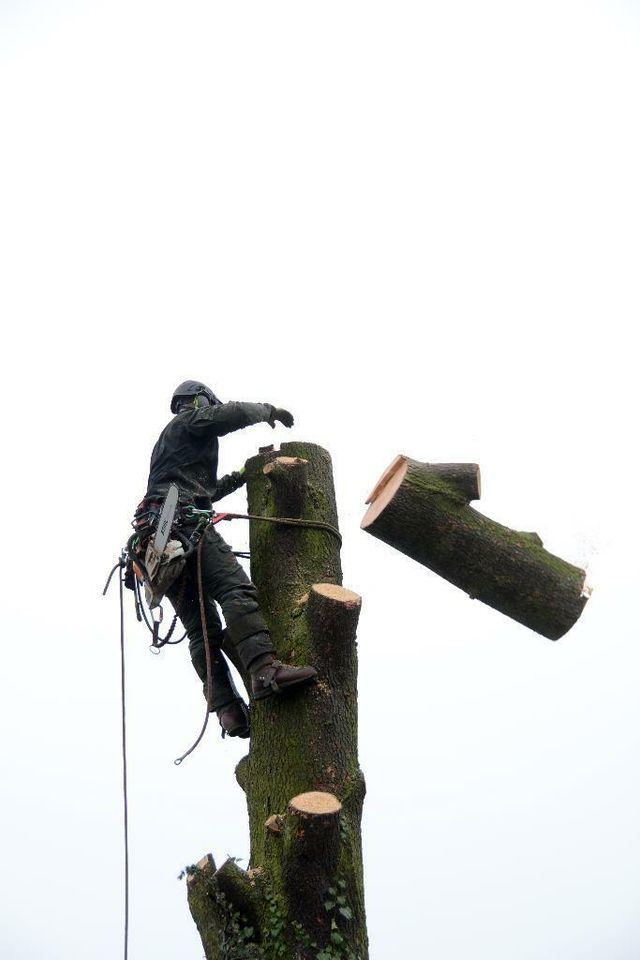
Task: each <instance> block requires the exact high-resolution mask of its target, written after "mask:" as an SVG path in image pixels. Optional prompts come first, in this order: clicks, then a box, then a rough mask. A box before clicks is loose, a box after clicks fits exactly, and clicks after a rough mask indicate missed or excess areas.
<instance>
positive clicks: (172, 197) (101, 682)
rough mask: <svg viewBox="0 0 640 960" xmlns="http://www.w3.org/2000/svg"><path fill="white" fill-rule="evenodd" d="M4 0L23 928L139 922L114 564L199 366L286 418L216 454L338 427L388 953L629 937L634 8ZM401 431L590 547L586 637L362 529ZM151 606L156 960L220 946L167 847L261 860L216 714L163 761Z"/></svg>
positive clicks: (14, 693) (10, 940)
mask: <svg viewBox="0 0 640 960" xmlns="http://www.w3.org/2000/svg"><path fill="white" fill-rule="evenodd" d="M0 15H1V19H0V52H1V54H2V66H1V68H0V137H1V150H0V203H1V217H0V224H1V225H0V264H1V268H2V284H1V294H0V296H1V299H2V307H1V309H2V317H3V321H4V331H5V332H4V349H3V351H2V367H3V372H2V378H1V380H2V390H3V394H4V399H3V404H2V406H3V410H4V413H5V424H4V426H3V447H4V451H5V457H6V459H5V461H4V468H3V477H4V480H5V482H6V488H7V493H6V494H5V500H4V506H3V514H4V516H5V527H4V538H5V540H4V544H5V545H4V551H3V553H4V556H3V565H4V567H5V573H4V577H3V583H4V585H5V588H7V587H8V588H9V589H8V590H5V599H4V603H3V610H2V619H3V625H4V634H5V641H4V644H3V669H2V676H3V683H2V690H1V691H0V711H1V713H2V723H3V730H4V731H5V733H4V736H3V744H2V747H1V753H0V764H1V766H0V769H1V770H2V780H3V787H2V794H1V796H2V800H1V805H2V816H1V818H0V824H1V827H0V830H1V832H2V837H1V838H0V840H1V846H2V850H3V870H2V874H1V875H0V904H1V905H2V906H1V916H2V922H1V926H0V955H2V957H3V958H7V960H35V958H38V960H76V958H77V960H80V958H82V960H84V958H86V957H88V956H91V957H92V958H95V960H112V958H114V957H117V956H119V955H120V950H121V934H122V913H121V905H122V870H123V863H122V847H121V772H120V739H119V738H120V730H119V722H120V721H119V716H120V701H119V648H118V611H117V598H116V592H115V591H114V592H113V594H112V595H110V596H109V597H108V598H107V599H106V600H103V599H102V597H101V596H100V592H101V589H102V585H103V582H104V578H105V576H106V573H107V572H108V569H109V567H110V565H111V564H112V563H113V562H114V561H115V559H116V557H117V554H118V551H119V549H120V546H121V544H122V543H123V542H124V540H125V539H126V537H127V533H128V522H129V519H130V516H131V514H132V511H133V509H134V507H135V505H136V503H137V502H138V500H139V499H140V497H141V496H142V495H143V493H144V489H145V480H146V471H147V465H148V458H149V453H150V450H151V446H152V444H153V443H154V442H155V439H156V436H157V434H158V433H159V431H160V429H161V428H162V426H163V425H164V423H165V421H166V420H167V419H168V398H169V396H170V394H171V392H172V390H173V388H174V386H175V385H176V384H177V383H178V382H180V381H181V380H183V379H185V378H188V377H189V378H191V377H194V378H200V379H203V380H205V381H206V382H208V383H210V384H211V386H212V387H213V389H214V390H215V391H216V393H218V394H219V395H220V396H221V397H223V398H227V399H232V398H233V399H247V400H268V401H273V402H275V403H277V404H279V405H282V406H287V407H289V408H290V409H291V410H292V411H293V412H294V414H295V416H296V425H295V427H294V429H293V430H291V431H285V430H284V428H279V429H278V431H277V432H276V433H275V434H272V433H271V431H270V430H269V428H268V427H267V426H259V427H254V428H252V429H251V430H247V431H245V432H243V433H239V434H236V435H234V436H233V437H229V438H226V439H225V440H224V441H223V443H222V458H221V459H222V462H221V466H222V469H223V471H224V472H226V471H228V470H231V469H234V468H236V467H238V466H239V465H240V464H241V463H242V462H243V461H244V459H245V458H246V457H247V456H249V455H251V454H252V453H254V452H255V450H256V449H257V447H258V446H259V445H264V444H266V443H271V442H276V443H278V442H280V441H284V440H289V439H296V438H299V439H304V440H310V441H314V442H317V443H320V444H322V445H324V446H326V447H327V448H328V449H329V450H330V451H331V453H332V456H333V459H334V467H335V477H336V484H337V494H338V501H339V510H340V519H341V525H342V529H343V533H344V549H343V565H344V570H345V585H346V586H348V587H350V588H352V589H355V590H357V591H358V592H360V593H361V594H362V595H363V598H364V601H363V610H362V617H361V621H360V631H359V639H360V646H359V650H360V690H361V701H360V702H361V711H360V724H361V733H360V751H361V763H362V767H363V770H364V772H365V775H366V778H367V784H368V796H367V800H366V804H365V818H364V844H365V860H366V872H367V906H368V916H369V932H370V938H371V956H372V960H389V958H393V957H398V956H425V957H433V958H437V960H463V958H464V960H467V958H468V957H469V956H473V957H474V958H475V960H514V958H515V960H636V958H637V957H638V955H639V953H640V912H639V910H638V907H639V905H640V904H639V902H638V901H639V899H640V898H639V894H638V891H639V890H640V831H639V828H638V815H637V814H638V807H639V805H640V776H639V774H638V740H639V731H640V726H639V721H640V701H639V698H638V695H637V687H638V672H639V669H640V651H639V649H638V644H637V638H638V627H637V620H638V615H637V593H638V590H637V538H638V533H639V531H638V522H637V507H636V491H635V487H636V480H637V476H638V467H639V464H638V455H637V390H636V377H637V351H636V350H635V349H634V347H635V325H636V322H637V318H638V307H639V300H640V297H639V293H638V280H637V271H638V258H639V254H640V250H639V246H640V244H639V228H638V224H639V223H640V189H639V182H640V180H639V177H638V170H639V169H640V134H639V125H638V95H639V90H640V87H639V83H640V66H639V64H640V57H639V52H640V51H639V46H640V30H639V10H638V5H637V4H634V3H623V2H611V0H609V2H606V3H605V2H601V3H577V2H575V3H571V2H559V0H555V2H552V3H551V2H542V3H540V2H538V3H535V4H533V3H527V4H525V3H507V2H504V3H499V2H486V3H482V4H481V3H473V2H468V3H444V2H443V3H394V4H392V3H371V2H370V3H366V4H364V3H355V2H352V3H348V2H347V3H345V2H341V3H333V2H325V3H322V4H307V3H280V2H274V3H252V2H243V3H234V4H220V3H204V2H184V3H181V4H172V3H166V2H158V0H156V2H153V3H152V2H144V0H128V2H126V3H124V2H110V3H87V2H81V0H78V2H75V3H74V2H68V3H67V2H62V0H59V2H55V3H51V2H37V0H33V2H28V0H24V2H11V0H2V2H1V3H0ZM400 452H402V453H407V454H409V455H411V456H413V457H415V458H416V459H422V460H431V461H439V460H441V461H448V460H459V461H467V460H473V461H478V462H479V463H480V464H481V468H482V474H483V498H482V501H481V502H480V504H479V507H480V508H481V509H482V510H483V511H485V512H486V513H487V514H488V515H490V516H492V517H494V518H495V519H497V520H500V521H501V522H503V523H506V524H507V525H509V526H512V527H516V528H520V529H525V530H537V531H538V532H539V533H540V534H541V536H542V537H543V539H544V541H545V544H546V546H547V547H548V548H549V549H551V550H554V551H556V552H557V553H559V554H560V555H562V556H563V557H565V558H566V559H568V560H572V561H574V562H579V563H587V564H588V567H589V577H590V581H591V583H592V584H593V585H594V586H595V592H594V594H593V597H592V599H591V601H590V602H589V604H588V605H587V608H586V610H585V613H584V614H583V616H582V618H581V620H580V621H579V622H578V624H577V625H576V626H575V628H574V629H573V630H572V631H571V632H570V633H569V634H568V635H567V636H566V637H565V638H564V639H562V640H561V641H559V642H558V643H557V644H553V643H551V642H549V641H548V640H545V639H543V638H541V637H539V636H537V635H535V634H533V633H531V632H530V631H527V630H526V629H525V628H524V627H522V626H520V625H518V624H516V623H513V622H511V621H510V620H508V619H506V618H505V617H502V616H501V615H500V614H498V613H496V612H495V611H492V610H490V609H489V608H487V607H484V606H483V605H481V604H479V603H474V602H472V601H470V600H469V599H468V598H466V597H465V596H464V594H462V593H461V592H460V591H458V590H456V589H455V588H453V587H451V586H449V585H448V584H447V583H445V582H444V581H441V580H439V579H438V578H437V577H436V576H435V575H434V574H432V573H430V572H429V571H428V570H426V569H424V568H422V567H420V566H419V565H417V564H415V563H413V562H412V561H410V560H408V559H407V558H405V557H403V556H402V555H401V554H399V553H397V552H396V551H394V550H392V549H391V548H390V547H387V546H385V545H383V544H381V543H380V542H378V541H376V540H374V539H373V538H371V537H369V536H367V535H366V534H364V533H362V532H361V531H359V529H358V526H359V522H360V519H361V516H362V514H363V512H364V499H365V496H366V494H367V493H368V492H369V489H370V488H371V487H372V486H373V484H374V482H375V481H376V479H377V478H378V476H379V475H380V473H381V472H382V471H383V469H384V468H385V467H386V466H387V464H388V463H389V462H390V461H391V460H392V459H393V457H394V456H395V455H396V454H397V453H400ZM243 503H244V500H243V494H242V493H240V494H236V495H234V497H233V498H229V499H228V500H227V501H225V505H227V506H228V507H229V508H232V507H233V508H234V509H237V510H241V509H242V507H243ZM223 533H224V534H225V535H226V537H227V538H228V539H229V540H230V542H231V543H232V544H233V545H234V547H236V548H242V547H245V546H246V543H247V530H246V527H245V526H244V525H243V524H242V523H240V522H238V523H236V524H234V525H233V526H231V525H229V526H225V529H224V531H223ZM127 599H129V597H127ZM127 630H128V636H127V657H128V698H129V699H128V719H129V764H130V821H131V883H132V893H131V909H132V920H131V952H130V956H131V957H132V958H148V957H154V958H158V960H163V958H175V957H177V956H179V957H183V958H185V960H186V958H194V960H195V958H197V957H199V956H201V954H202V951H201V947H200V943H199V938H198V936H197V933H196V929H195V926H194V924H193V923H192V921H191V918H190V916H189V914H188V910H187V907H186V902H185V892H184V886H183V884H182V883H179V882H178V881H177V880H176V876H177V874H178V873H179V871H180V870H181V868H182V867H183V866H184V865H185V864H188V863H192V862H194V861H195V860H197V859H198V858H199V857H200V856H202V855H203V854H204V853H205V852H206V851H207V850H211V851H212V852H213V854H214V856H215V857H216V859H217V860H218V861H221V860H222V859H224V857H225V856H226V855H227V854H231V855H236V856H240V857H246V856H247V853H248V837H247V830H246V814H245V807H244V798H243V795H242V793H241V791H240V788H239V787H238V786H237V785H236V783H235V780H234V777H233V769H234V766H235V764H236V762H237V761H238V759H239V758H240V757H241V756H242V755H243V753H244V752H245V745H243V744H240V743H237V742H234V741H229V740H227V741H225V742H222V741H221V740H220V739H219V737H218V735H217V732H216V726H215V724H212V725H211V727H210V729H209V731H208V736H207V739H206V742H205V743H204V744H203V745H201V746H200V747H199V749H198V751H197V752H196V753H195V754H194V755H193V756H192V757H190V758H189V760H188V761H187V762H185V763H184V764H183V765H182V767H180V768H177V767H175V766H174V765H173V758H174V757H175V756H177V755H179V754H180V753H181V752H182V751H183V750H185V749H186V748H187V747H188V746H189V744H190V743H191V742H192V739H193V738H194V736H195V735H196V733H197V731H198V730H199V727H200V724H201V721H202V711H203V701H202V697H201V693H200V688H199V684H198V681H197V678H196V676H195V673H194V672H193V671H192V668H191V665H190V663H189V658H188V652H187V649H186V645H185V646H184V647H177V648H172V649H170V650H165V651H164V652H163V653H162V655H161V656H160V657H158V658H154V657H152V656H151V655H150V653H149V652H148V650H147V645H148V640H147V635H146V633H145V632H144V631H143V629H142V628H140V627H138V626H137V625H136V624H135V621H134V617H133V613H132V609H131V604H129V608H128V612H127ZM245 865H246V864H245Z"/></svg>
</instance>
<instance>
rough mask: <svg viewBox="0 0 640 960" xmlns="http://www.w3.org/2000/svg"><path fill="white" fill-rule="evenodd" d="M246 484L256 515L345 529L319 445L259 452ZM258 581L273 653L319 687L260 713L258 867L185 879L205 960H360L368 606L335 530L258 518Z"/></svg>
mask: <svg viewBox="0 0 640 960" xmlns="http://www.w3.org/2000/svg"><path fill="white" fill-rule="evenodd" d="M247 489H248V498H249V513H250V514H255V515H259V516H271V517H276V516H279V517H282V516H285V517H289V518H299V519H303V520H310V521H322V522H324V523H327V524H329V525H331V526H332V527H334V528H337V522H338V521H337V511H336V503H335V493H334V488H333V476H332V470H331V460H330V457H329V455H328V453H327V452H326V451H325V450H323V449H322V448H321V447H318V446H315V445H314V444H307V443H285V444H283V445H282V450H281V451H273V450H268V451H263V452H261V453H260V455H258V456H257V457H253V458H252V459H251V460H249V462H248V463H247ZM251 575H252V580H253V581H254V583H255V584H256V586H257V587H258V590H259V594H260V602H261V609H262V611H263V613H264V616H265V618H266V620H267V623H268V625H269V629H270V630H271V634H272V637H273V640H274V643H275V647H276V650H277V655H278V658H279V659H280V660H282V661H283V662H285V663H295V664H303V663H309V664H312V665H313V666H315V667H316V668H317V670H318V674H319V679H318V682H317V684H315V685H314V686H312V687H307V688H305V689H303V690H300V691H299V692H297V693H295V694H291V695H290V696H288V697H271V698H268V699H266V700H261V701H258V702H255V703H253V704H252V706H251V743H250V750H249V754H248V755H247V756H246V757H245V758H244V759H243V760H241V761H240V763H239V764H238V768H237V771H236V777H237V780H238V783H239V784H240V786H241V787H242V789H243V790H244V792H245V794H246V800H247V808H248V813H249V831H250V842H251V855H250V869H249V870H248V871H246V872H245V871H241V870H240V869H239V868H238V867H237V865H235V863H234V866H233V870H230V868H229V867H228V865H227V864H225V865H223V866H222V867H221V868H220V870H219V871H217V872H216V870H215V865H213V862H212V860H211V859H210V858H205V859H204V860H203V861H201V862H200V864H198V866H197V867H195V868H193V869H192V872H191V875H190V877H189V884H188V891H189V904H190V908H191V911H192V914H193V916H194V919H195V920H196V923H197V925H198V929H199V931H200V934H201V937H202V942H203V946H204V949H205V955H206V957H207V960H219V958H224V960H231V958H233V960H235V958H238V960H241V958H244V957H260V958H264V960H303V958H304V960H307V958H309V960H311V958H314V960H316V958H319V960H366V958H367V955H368V954H367V935H366V926H365V912H364V887H363V875H362V853H361V838H360V821H361V815H362V803H363V799H364V793H365V786H364V778H363V776H362V773H361V771H360V769H359V766H358V755H357V688H356V678H357V659H356V628H357V623H358V616H359V612H360V603H361V601H360V597H359V596H358V595H357V594H355V593H353V592H352V591H350V590H346V589H345V588H343V587H342V586H341V580H342V573H341V568H340V540H339V537H338V536H337V535H336V533H334V532H332V531H330V530H328V529H318V528H313V527H305V526H293V525H288V526H285V525H279V524H277V523H265V522H261V521H251ZM227 863H228V862H227ZM221 871H223V875H222V876H221V875H220V873H221ZM229 931H231V934H230V933H229ZM223 940H224V946H223V945H222V941H223ZM216 950H217V951H218V952H217V953H216Z"/></svg>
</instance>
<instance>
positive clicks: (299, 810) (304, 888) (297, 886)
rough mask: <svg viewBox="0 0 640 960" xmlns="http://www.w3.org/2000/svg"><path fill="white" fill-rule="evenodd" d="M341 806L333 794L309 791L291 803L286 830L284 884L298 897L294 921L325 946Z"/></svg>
mask: <svg viewBox="0 0 640 960" xmlns="http://www.w3.org/2000/svg"><path fill="white" fill-rule="evenodd" d="M341 810H342V804H341V803H340V801H339V800H338V798H337V797H335V796H334V795H333V794H331V793H324V792H321V791H317V790H314V791H310V792H308V793H301V794H299V795H298V796H297V797H293V799H292V800H290V801H289V805H288V807H287V816H286V820H285V828H284V850H283V867H284V877H285V885H286V887H287V889H288V890H290V891H291V892H292V893H293V894H295V896H292V897H291V898H290V902H291V903H292V904H293V905H294V906H295V911H292V919H293V920H297V921H298V922H299V923H301V924H302V926H303V927H304V929H305V930H307V931H308V932H309V933H310V935H311V936H312V937H313V939H315V940H317V942H318V943H319V944H320V945H324V943H326V941H327V940H328V938H329V935H330V931H331V918H330V916H329V914H328V912H327V910H326V909H325V907H324V901H325V898H326V895H327V888H328V887H330V886H331V884H332V881H333V880H334V879H335V875H336V870H337V867H338V861H339V857H340V819H339V818H340V811H341Z"/></svg>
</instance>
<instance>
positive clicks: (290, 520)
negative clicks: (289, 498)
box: [222, 513, 342, 546]
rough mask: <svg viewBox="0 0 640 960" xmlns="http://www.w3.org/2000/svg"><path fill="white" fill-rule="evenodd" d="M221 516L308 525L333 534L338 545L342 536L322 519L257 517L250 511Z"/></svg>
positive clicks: (289, 524) (230, 518) (291, 524)
mask: <svg viewBox="0 0 640 960" xmlns="http://www.w3.org/2000/svg"><path fill="white" fill-rule="evenodd" d="M222 516H223V518H224V519H225V520H264V521H266V522H267V523H281V524H287V525H288V526H291V527H309V528H311V529H312V530H326V531H327V532H328V533H331V534H333V536H334V537H336V539H337V541H338V543H339V544H340V546H342V536H341V535H340V531H339V530H338V528H337V527H334V526H332V525H331V524H330V523H325V522H324V521H323V520H299V519H296V518H295V517H258V516H256V515H255V514H252V513H224V514H223V515H222Z"/></svg>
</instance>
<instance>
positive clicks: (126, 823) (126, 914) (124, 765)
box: [102, 551, 129, 960]
mask: <svg viewBox="0 0 640 960" xmlns="http://www.w3.org/2000/svg"><path fill="white" fill-rule="evenodd" d="M125 567H126V562H125V558H124V551H123V553H122V555H121V556H120V558H119V559H118V562H117V563H116V564H115V566H114V567H113V569H112V570H111V572H110V574H109V576H108V578H107V582H106V584H105V586H104V590H103V591H102V596H103V597H104V595H105V594H106V592H107V590H108V589H109V585H110V583H111V578H112V577H113V575H114V573H115V572H116V570H120V571H121V572H120V575H119V577H118V583H119V594H120V695H121V696H120V698H121V704H122V710H121V713H122V811H123V825H124V960H127V957H128V956H129V799H128V795H127V711H126V701H125V664H124V592H123V583H124V578H123V575H122V571H123V570H124V569H125Z"/></svg>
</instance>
